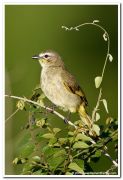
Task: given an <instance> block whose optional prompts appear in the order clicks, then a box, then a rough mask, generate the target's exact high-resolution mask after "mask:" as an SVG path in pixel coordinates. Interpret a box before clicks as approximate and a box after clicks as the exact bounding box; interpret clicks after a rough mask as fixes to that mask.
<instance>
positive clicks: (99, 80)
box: [95, 76, 102, 88]
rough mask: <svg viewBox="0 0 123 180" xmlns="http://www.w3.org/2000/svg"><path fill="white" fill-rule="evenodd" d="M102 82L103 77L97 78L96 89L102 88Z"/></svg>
mask: <svg viewBox="0 0 123 180" xmlns="http://www.w3.org/2000/svg"><path fill="white" fill-rule="evenodd" d="M101 82H102V77H101V76H97V77H96V78H95V86H96V88H99V87H100V85H101Z"/></svg>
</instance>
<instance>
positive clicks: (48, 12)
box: [5, 5, 118, 174]
mask: <svg viewBox="0 0 123 180" xmlns="http://www.w3.org/2000/svg"><path fill="white" fill-rule="evenodd" d="M95 19H98V20H99V21H100V24H101V25H102V26H103V27H104V28H105V29H106V30H107V31H108V33H109V35H110V39H111V49H110V53H111V54H112V56H113V62H112V63H110V62H108V63H107V67H106V71H105V75H104V81H103V98H106V99H107V101H108V108H109V113H110V116H112V117H114V118H117V113H118V59H117V58H118V6H117V5H5V82H6V84H5V87H6V92H5V93H6V94H12V95H17V96H26V97H29V96H30V94H31V93H32V90H33V89H34V88H35V86H36V85H37V84H39V81H40V70H41V67H40V65H39V63H38V62H35V61H34V60H32V59H31V57H32V56H33V55H34V54H37V53H39V52H41V51H43V50H46V49H52V50H55V51H57V52H58V53H59V54H60V55H61V56H62V58H63V60H64V62H65V64H66V66H67V68H68V69H69V71H70V72H71V73H72V74H74V75H75V76H76V79H77V81H78V82H79V84H80V86H81V87H82V88H83V89H84V91H85V94H86V97H87V99H88V101H89V107H88V112H89V113H91V111H92V110H93V108H94V106H95V104H96V101H97V96H98V89H96V88H95V85H94V78H95V77H96V76H98V75H101V72H102V68H103V64H104V60H105V56H106V51H107V43H106V42H105V41H104V39H103V32H102V31H101V30H100V29H98V28H97V27H94V26H90V25H88V26H84V27H82V28H81V29H80V31H65V30H64V29H62V28H61V26H63V25H66V26H68V27H71V26H77V25H79V24H81V23H85V22H93V20H95ZM15 109H16V102H15V100H12V99H8V98H7V99H6V118H7V117H8V116H10V114H12V112H14V111H15ZM100 114H101V120H100V124H105V119H106V117H107V115H106V113H105V110H104V107H103V106H101V112H100ZM51 119H52V120H53V124H54V125H55V126H61V127H63V128H64V126H65V125H64V123H63V122H62V121H61V119H55V118H54V116H52V117H51ZM26 123H27V114H26V112H18V113H17V114H16V115H15V116H14V117H13V118H12V119H11V120H9V121H8V122H7V124H6V129H5V174H18V173H19V170H18V169H17V168H15V167H13V165H12V160H13V159H14V158H15V156H16V148H17V146H18V142H19V141H20V140H21V139H22V137H23V136H24V133H25V131H24V130H22V127H23V126H25V124H26ZM112 147H113V144H112V143H110V144H109V153H110V155H112V157H113V158H116V157H115V154H114V149H113V148H112ZM104 164H105V165H104ZM110 165H111V162H110V160H108V159H107V158H106V157H102V158H101V160H100V161H99V162H98V164H97V163H96V164H95V163H92V167H93V169H94V170H95V171H105V170H106V169H107V168H109V167H110Z"/></svg>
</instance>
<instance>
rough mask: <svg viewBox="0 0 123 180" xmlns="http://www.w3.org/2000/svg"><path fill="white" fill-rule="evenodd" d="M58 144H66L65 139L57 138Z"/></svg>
mask: <svg viewBox="0 0 123 180" xmlns="http://www.w3.org/2000/svg"><path fill="white" fill-rule="evenodd" d="M58 141H59V143H60V144H61V145H62V144H66V142H67V141H68V139H67V138H59V139H58Z"/></svg>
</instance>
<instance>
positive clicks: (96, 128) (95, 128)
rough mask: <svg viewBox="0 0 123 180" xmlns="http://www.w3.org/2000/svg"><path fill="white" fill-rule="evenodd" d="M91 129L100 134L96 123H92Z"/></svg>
mask: <svg viewBox="0 0 123 180" xmlns="http://www.w3.org/2000/svg"><path fill="white" fill-rule="evenodd" d="M92 130H94V131H95V132H96V134H97V136H99V135H100V127H99V126H98V125H97V124H93V127H92Z"/></svg>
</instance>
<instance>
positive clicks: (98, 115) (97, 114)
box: [95, 112, 100, 121]
mask: <svg viewBox="0 0 123 180" xmlns="http://www.w3.org/2000/svg"><path fill="white" fill-rule="evenodd" d="M99 119H100V114H99V113H97V112H96V117H95V120H96V121H98V120H99Z"/></svg>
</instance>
